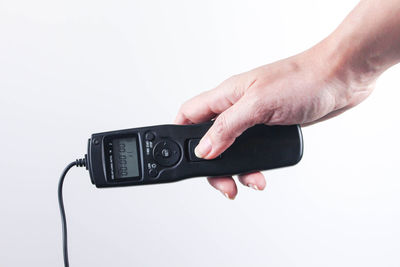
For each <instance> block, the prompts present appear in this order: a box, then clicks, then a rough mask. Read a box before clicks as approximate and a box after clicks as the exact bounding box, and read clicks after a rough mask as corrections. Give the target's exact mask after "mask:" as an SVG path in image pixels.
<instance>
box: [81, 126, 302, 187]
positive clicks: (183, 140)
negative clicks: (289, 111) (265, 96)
mask: <svg viewBox="0 0 400 267" xmlns="http://www.w3.org/2000/svg"><path fill="white" fill-rule="evenodd" d="M211 125H212V122H208V123H203V124H194V125H159V126H150V127H142V128H134V129H127V130H119V131H112V132H105V133H97V134H93V135H92V137H91V138H90V139H89V145H88V154H87V156H86V157H87V159H86V161H87V168H88V170H89V172H90V177H91V180H92V183H93V184H95V185H96V186H97V187H116V186H130V185H144V184H155V183H168V182H174V181H179V180H182V179H185V178H190V177H198V176H224V175H235V174H242V173H248V172H252V171H262V170H268V169H273V168H278V167H285V166H291V165H294V164H296V163H298V162H299V161H300V159H301V157H302V154H303V139H302V134H301V129H300V127H299V126H298V125H291V126H266V125H263V124H259V125H256V126H253V127H251V128H249V129H247V130H246V131H245V132H244V133H243V134H242V135H240V136H239V137H238V138H237V139H236V140H235V142H234V143H233V144H232V145H231V146H230V147H229V148H228V149H227V150H226V151H225V152H223V153H222V154H221V155H220V156H218V157H217V158H215V159H212V160H204V159H200V158H197V157H196V155H195V154H194V148H195V147H196V145H197V144H198V142H199V141H200V139H201V137H202V136H203V135H204V134H205V133H206V132H207V130H208V129H209V128H210V127H211Z"/></svg>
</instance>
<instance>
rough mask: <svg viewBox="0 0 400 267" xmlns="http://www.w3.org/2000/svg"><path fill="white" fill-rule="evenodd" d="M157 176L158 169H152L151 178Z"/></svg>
mask: <svg viewBox="0 0 400 267" xmlns="http://www.w3.org/2000/svg"><path fill="white" fill-rule="evenodd" d="M157 174H158V172H157V170H156V169H150V170H149V176H151V177H156V176H157Z"/></svg>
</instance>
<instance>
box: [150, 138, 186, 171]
mask: <svg viewBox="0 0 400 267" xmlns="http://www.w3.org/2000/svg"><path fill="white" fill-rule="evenodd" d="M153 157H154V159H155V161H157V162H158V164H160V165H161V166H164V167H169V166H172V165H175V164H176V163H178V161H179V159H180V158H181V149H180V148H179V146H178V144H177V143H175V142H174V141H171V140H163V141H160V142H158V143H157V144H156V145H155V147H154V149H153Z"/></svg>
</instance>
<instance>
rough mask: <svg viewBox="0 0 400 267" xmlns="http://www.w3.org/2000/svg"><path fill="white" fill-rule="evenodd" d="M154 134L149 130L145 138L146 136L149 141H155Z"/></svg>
mask: <svg viewBox="0 0 400 267" xmlns="http://www.w3.org/2000/svg"><path fill="white" fill-rule="evenodd" d="M154 137H155V136H154V134H153V133H152V132H148V133H146V135H145V136H144V138H146V140H147V141H153V140H154Z"/></svg>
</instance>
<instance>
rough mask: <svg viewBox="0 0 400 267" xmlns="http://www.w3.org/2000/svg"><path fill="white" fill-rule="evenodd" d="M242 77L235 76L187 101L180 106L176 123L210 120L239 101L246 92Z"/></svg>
mask: <svg viewBox="0 0 400 267" xmlns="http://www.w3.org/2000/svg"><path fill="white" fill-rule="evenodd" d="M242 84H243V82H242V79H241V78H239V77H238V76H233V77H231V78H229V79H227V80H226V81H224V82H223V83H221V84H220V85H219V86H218V87H216V88H215V89H212V90H210V91H206V92H203V93H201V94H200V95H198V96H195V97H194V98H192V99H190V100H188V101H187V102H185V103H184V104H183V105H182V107H181V108H180V110H179V112H178V114H177V116H176V118H175V123H176V124H193V123H200V122H205V121H209V120H211V119H212V118H214V117H215V116H216V115H218V114H220V113H221V112H223V111H225V110H226V109H227V108H229V107H230V106H232V105H233V104H234V103H235V102H237V101H238V100H239V99H240V97H241V96H242V95H243V93H244V88H245V87H244V86H242Z"/></svg>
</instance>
